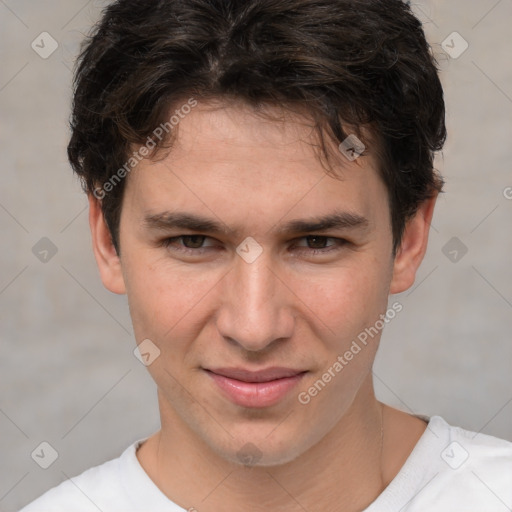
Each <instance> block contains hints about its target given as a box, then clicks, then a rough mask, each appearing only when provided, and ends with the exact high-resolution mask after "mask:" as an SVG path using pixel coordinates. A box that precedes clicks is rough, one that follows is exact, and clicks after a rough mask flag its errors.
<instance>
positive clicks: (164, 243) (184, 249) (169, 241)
mask: <svg viewBox="0 0 512 512" xmlns="http://www.w3.org/2000/svg"><path fill="white" fill-rule="evenodd" d="M188 237H199V238H203V243H204V241H206V240H214V239H213V238H211V237H209V236H206V235H180V236H174V237H171V238H166V239H165V240H163V241H162V246H164V247H166V248H168V249H172V250H176V251H179V252H182V253H185V254H188V255H198V254H202V253H203V252H204V251H205V250H207V249H211V248H213V247H197V248H190V247H184V246H183V245H182V246H180V247H176V246H172V244H173V243H175V242H177V241H180V240H181V242H183V239H184V238H188ZM308 238H320V239H321V240H323V241H326V242H327V241H329V240H331V241H334V242H335V243H334V244H333V245H331V246H327V247H325V248H308V247H301V248H300V252H307V253H308V254H310V255H311V254H312V255H318V254H328V253H330V252H332V251H336V250H339V249H341V248H342V247H343V246H344V245H347V244H348V243H349V242H348V241H347V240H345V239H343V238H336V237H332V236H324V235H307V236H303V237H300V238H297V239H296V240H307V239H308Z"/></svg>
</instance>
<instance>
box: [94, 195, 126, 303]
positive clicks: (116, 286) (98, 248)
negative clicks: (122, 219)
mask: <svg viewBox="0 0 512 512" xmlns="http://www.w3.org/2000/svg"><path fill="white" fill-rule="evenodd" d="M89 226H90V228H91V235H92V247H93V250H94V257H95V258H96V263H97V265H98V269H99V271H100V276H101V280H102V281H103V285H104V286H105V288H107V290H109V291H111V292H113V293H118V294H123V293H126V288H125V285H124V278H123V273H122V269H121V260H120V259H119V256H118V255H117V252H116V249H115V247H114V244H113V243H112V236H111V234H110V230H109V229H108V226H107V223H106V222H105V218H104V217H103V212H102V210H101V204H100V201H99V200H98V199H96V198H95V197H94V196H93V195H92V194H89Z"/></svg>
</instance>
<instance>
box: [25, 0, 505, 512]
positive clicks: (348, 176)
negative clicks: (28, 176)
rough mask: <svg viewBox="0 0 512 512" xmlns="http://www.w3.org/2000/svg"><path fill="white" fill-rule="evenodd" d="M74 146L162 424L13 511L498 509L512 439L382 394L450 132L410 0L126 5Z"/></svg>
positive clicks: (86, 95)
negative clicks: (420, 413) (399, 297)
mask: <svg viewBox="0 0 512 512" xmlns="http://www.w3.org/2000/svg"><path fill="white" fill-rule="evenodd" d="M72 131H73V133H72V138H71V141H70V144H69V148H68V151H69V157H70V161H71V164H72V165H73V168H74V169H75V171H76V172H77V173H78V174H79V176H80V177H81V178H82V180H83V183H84V186H85V190H86V192H87V193H88V196H89V204H90V216H89V218H90V226H91V232H92V239H93V247H94V253H95V256H96V260H97V263H98V267H99V271H100V274H101V278H102V280H103V283H104V285H105V286H106V287H107V288H108V289H109V290H110V291H112V292H114V293H120V294H122V293H126V294H127V296H128V300H129V305H130V312H131V316H132V321H133V325H134V331H135V335H136V342H137V344H138V345H139V350H140V353H141V359H142V360H143V361H144V362H145V364H147V366H148V370H149V372H150V373H151V375H152V377H153V379H154V380H155V382H156V384H157V386H158V398H159V406H160V413H161V429H160V430H159V431H158V432H157V433H155V434H154V435H152V436H151V437H149V438H147V439H143V440H139V441H137V442H136V443H134V444H133V445H132V446H130V447H129V448H128V449H127V450H126V451H125V452H124V453H123V454H122V455H121V457H120V458H119V459H115V460H113V461H109V462H107V463H105V464H103V465H101V466H98V467H96V468H92V469H90V470H89V471H86V472H85V473H83V474H82V475H80V476H78V477H76V478H73V479H72V480H71V481H65V482H63V483H62V484H61V485H60V486H58V487H56V488H54V489H52V490H50V491H49V492H48V493H46V494H45V495H43V496H42V497H41V498H39V499H38V500H36V501H35V502H33V503H32V504H30V505H28V506H27V507H26V508H25V509H23V510H24V512H34V511H46V510H52V511H57V510H63V511H64V510H66V511H89V510H98V509H99V510H102V511H103V512H108V511H125V512H128V511H152V512H155V511H164V510H165V511H179V510H197V511H199V512H203V511H205V512H206V511H220V510H243V511H250V512H259V511H263V510H265V511H266V510H279V511H283V512H288V511H296V510H303V511H304V510H305V511H311V512H313V511H320V510H322V511H329V512H331V511H332V512H335V511H344V512H356V511H363V510H364V511H366V512H381V511H396V512H398V511H405V510H407V511H422V512H423V511H425V510H432V511H450V512H453V511H454V510H475V511H486V512H491V511H496V512H498V511H501V510H507V508H508V509H510V508H511V507H512V444H511V443H508V442H506V441H502V440H498V439H495V438H492V437H489V436H485V435H476V434H474V433H471V432H466V431H464V430H462V429H459V428H455V427H451V426H449V425H448V424H447V423H446V422H445V421H444V420H443V419H442V418H440V417H437V416H435V417H433V418H424V417H416V416H411V415H409V414H406V413H403V412H401V411H398V410H395V409H392V408H390V407H388V406H386V405H384V404H382V403H380V402H378V401H377V400H376V398H375V394H374V390H373V383H372V372H371V369H372V364H373V361H374V358H375V354H376V351H377V348H378V344H379V339H380V335H381V332H382V329H383V328H384V326H385V324H387V323H389V322H390V321H391V320H392V318H393V317H394V316H396V315H397V314H399V313H400V311H401V304H400V303H399V302H398V301H394V302H393V301H392V300H389V296H390V294H396V293H400V292H403V291H405V290H407V289H408V288H410V287H411V285H412V284H413V282H414V279H415V274H416V271H417V269H418V267H419V265H420V263H421V260H422V258H423V256H424V254H425V250H426V246H427V239H428V232H429V226H430V221H431V219H432V215H433V210H434V205H435V201H436V197H437V194H438V193H439V192H440V190H441V188H442V179H441V178H440V177H439V176H438V175H437V174H436V172H435V170H434V169H433V156H434V152H435V151H436V150H439V149H441V147H442V145H443V142H444V138H445V125H444V103H443V95H442V88H441V85H440V82H439V79H438V76H437V70H436V66H435V62H434V60H433V57H432V55H431V53H430V51H429V47H428V45H427V43H426V41H425V37H424V34H423V31H422V28H421V24H420V23H419V21H418V20H417V19H416V18H415V17H414V16H413V14H412V13H411V11H410V8H409V6H408V5H406V4H405V3H403V2H402V1H400V0H386V1H382V0H314V1H313V0H252V1H247V0H246V1H242V0H187V1H186V2H182V1H180V0H161V1H145V2H139V1H136V0H120V1H117V2H115V3H113V4H111V5H110V6H109V7H108V8H107V9H106V11H105V12H104V15H103V17H102V20H101V22H100V24H99V25H98V27H97V28H96V30H95V32H94V34H93V36H92V37H91V39H90V40H89V41H88V42H87V44H86V45H85V47H84V49H83V52H82V54H81V57H80V60H79V66H78V68H77V72H76V89H75V96H74V107H73V117H72Z"/></svg>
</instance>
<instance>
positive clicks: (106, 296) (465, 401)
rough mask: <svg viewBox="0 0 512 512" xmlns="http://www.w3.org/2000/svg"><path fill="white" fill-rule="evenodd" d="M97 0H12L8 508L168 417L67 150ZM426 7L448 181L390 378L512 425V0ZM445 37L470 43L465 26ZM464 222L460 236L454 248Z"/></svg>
mask: <svg viewBox="0 0 512 512" xmlns="http://www.w3.org/2000/svg"><path fill="white" fill-rule="evenodd" d="M100 7H101V3H99V2H95V1H90V2H86V1H84V0H80V1H79V0H68V1H66V2H59V1H57V0H41V1H38V2H35V1H32V2H31V1H28V0H17V1H14V0H0V62H1V68H0V144H1V153H0V154H1V159H0V165H1V169H2V171H1V173H0V227H1V230H2V247H3V250H2V251H1V254H0V343H1V359H0V379H1V381H0V382H1V395H0V510H4V511H13V510H16V509H17V508H19V507H20V506H22V505H23V504H25V503H27V502H28V501H30V500H32V499H33V498H35V497H36V496H38V495H39V494H41V493H42V492H43V491H44V490H46V489H48V488H49V487H51V486H54V485H56V484H58V483H59V482H61V481H62V480H64V479H65V478H67V477H68V476H73V475H75V474H78V473H79V472H81V471H83V470H84V469H86V468H88V467H91V466H93V465H96V464H99V463H101V462H103V461H105V460H107V459H109V458H112V457H116V456H118V455H119V454H120V453H121V451H122V450H123V449H124V448H126V446H127V445H128V444H130V443H131V442H133V441H134V440H136V439H138V438H141V437H145V436H147V435H149V434H151V433H152V432H154V431H155V430H156V429H157V428H158V426H159V420H158V411H157V403H156V393H155V386H154V385H153V383H152V381H151V379H150V377H149V376H148V374H147V372H146V369H145V368H144V367H143V366H142V365H141V364H140V363H139V362H138V360H137V359H136V358H135V357H134V356H133V353H132V351H133V348H134V346H135V342H134V340H133V336H132V328H131V324H130V319H129V316H128V311H127V304H126V299H125V298H124V297H119V296H116V295H113V294H110V293H109V292H107V291H106V290H104V289H103V287H102V284H101V282H100V279H99V276H98V273H97V270H96V267H95V262H94V260H93V255H92V251H91V248H90V236H89V233H88V225H87V213H86V200H85V197H84V195H83V194H82V192H81V190H80V187H79V185H78V182H77V181H76V179H75V178H74V177H73V175H72V173H71V171H70V169H69V166H68V164H67V161H66V154H65V146H66V143H67V137H68V131H67V119H68V115H69V102H70V95H71V89H70V76H71V73H70V69H71V67H72V64H73V58H74V56H75V54H76V52H77V48H78V43H79V41H80V40H81V38H82V35H83V34H84V33H87V31H88V30H89V27H90V26H91V25H92V23H93V22H94V21H95V20H96V19H97V17H98V13H99V9H100ZM414 9H415V11H416V12H417V13H418V15H419V16H420V17H421V19H422V20H423V21H424V22H425V28H426V31H427V34H428V37H429V40H430V41H431V43H432V45H433V49H434V51H435V53H436V54H437V55H438V59H439V63H440V66H441V69H442V80H443V83H444V86H445V91H446V100H447V106H448V118H447V120H448V129H449V139H448V143H447V145H446V148H445V150H444V152H443V154H442V156H441V157H440V158H439V159H438V161H437V166H438V168H439V169H440V170H441V171H442V173H443V174H444V176H445V177H446V180H447V186H446V193H445V194H444V195H443V196H442V197H441V199H440V200H439V202H438V207H437V212H436V215H435V218H434V222H433V226H432V230H431V240H430V247H429V251H428V254H427V257H426V260H425V262H424V264H423V266H422V268H421V270H420V272H419V275H418V278H417V282H416V285H415V286H414V287H413V288H412V290H410V291H408V292H406V293H404V294H402V295H401V296H399V297H397V298H396V299H397V300H400V301H401V302H402V303H403V305H404V310H403V312H402V313H400V315H398V317H397V318H396V320H394V321H393V322H392V323H391V324H390V325H389V326H388V328H387V330H386V332H385V334H384V336H383V344H382V347H381V349H380V352H379V355H378V359H377V363H376V366H375V375H376V384H377V391H378V396H379V398H381V399H382V400H384V401H387V402H388V403H390V404H393V405H396V406H398V407H401V408H403V409H404V410H407V411H413V412H415V413H423V414H427V415H432V414H440V415H442V416H443V417H444V418H445V419H446V420H447V421H449V422H450V423H452V424H457V425H460V426H462V427H464V428H467V429H471V430H474V431H482V432H485V433H488V434H492V435H495V436H499V437H503V438H507V439H510V440H512V386H511V375H512V343H511V332H512V270H511V257H510V253H511V249H512V230H511V224H512V223H511V218H512V200H510V199H507V198H506V195H508V196H509V197H512V189H507V187H512V172H511V162H512V155H511V152H512V144H511V139H512V129H511V128H512V66H511V58H510V55H511V54H512V40H511V35H510V26H509V25H510V20H511V19H512V1H511V0H501V1H496V0H479V1H468V0H456V1H455V0H452V1H450V2H446V1H439V0H436V1H434V0H432V1H422V2H416V3H414ZM43 31H47V32H49V33H50V34H51V35H52V37H53V38H55V39H56V40H57V41H58V44H59V47H58V49H57V50H56V51H55V52H54V53H53V54H52V55H51V56H50V57H49V58H48V59H43V58H41V57H40V56H39V55H38V54H37V53H36V52H35V51H34V50H33V49H32V48H31V42H32V41H33V40H34V39H36V37H37V36H38V35H39V34H40V33H41V32H43ZM454 31H457V32H459V33H460V34H461V35H462V37H463V38H464V39H465V40H466V41H467V42H468V44H469V48H468V49H467V50H466V51H465V52H464V53H463V54H462V55H460V56H459V57H458V58H453V57H450V56H449V55H448V53H446V52H445V51H444V50H443V48H442V45H441V43H442V42H443V41H444V40H445V39H446V38H447V36H449V35H450V34H451V33H452V32H454ZM39 40H40V39H39ZM452 40H453V43H452ZM448 44H449V45H450V46H453V48H451V49H449V51H451V52H452V53H453V52H454V51H457V50H459V49H460V48H461V46H460V44H459V42H458V41H457V39H456V38H455V39H454V38H453V37H451V38H448ZM46 48H48V46H46ZM507 191H508V192H509V193H508V194H507ZM43 237H48V238H49V239H50V240H51V241H52V242H53V244H54V245H55V246H56V248H57V251H58V252H57V253H56V254H55V255H54V256H53V257H51V258H49V261H47V262H43V261H40V260H39V259H38V258H37V257H36V255H34V253H33V251H32V248H33V246H34V245H35V244H36V243H37V242H38V241H39V240H40V239H41V238H43ZM452 237H457V238H458V239H459V242H457V244H459V247H458V248H457V247H456V246H453V247H452V246H450V245H449V246H447V248H445V246H446V244H447V243H448V242H449V240H450V239H452ZM461 243H462V244H464V246H465V247H467V249H468V252H467V254H465V255H463V256H462V254H463V253H462V252H461V250H460V248H461V247H462V246H461V245H460V244H461ZM443 248H445V249H444V252H443ZM454 248H455V250H457V251H458V253H457V261H455V262H454V261H451V260H450V258H452V259H453V257H454V256H455V253H453V252H452V254H451V255H450V254H449V253H450V251H452V250H453V249H454ZM445 253H446V254H448V256H449V257H450V258H449V257H447V256H446V255H445ZM50 255H51V253H50V254H49V256H50ZM393 300H394V299H393ZM42 441H47V442H49V443H50V444H51V445H52V446H53V447H55V449H56V450H57V452H58V455H59V456H58V459H57V460H56V461H55V463H54V464H53V465H52V466H51V467H50V468H48V469H46V470H44V469H42V468H40V467H39V466H38V465H37V464H36V463H35V462H34V460H32V458H31V453H32V452H33V450H34V449H35V448H36V447H37V446H38V445H39V444H40V443H41V442H42Z"/></svg>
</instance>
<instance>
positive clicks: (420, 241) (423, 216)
mask: <svg viewBox="0 0 512 512" xmlns="http://www.w3.org/2000/svg"><path fill="white" fill-rule="evenodd" d="M436 199H437V194H436V195H435V196H434V197H432V198H431V199H427V200H426V201H425V202H423V203H422V204H421V206H420V207H419V208H418V211H417V212H416V214H415V215H414V217H412V218H411V219H409V221H408V222H407V224H406V226H405V230H404V234H403V236H402V241H401V243H400V247H399V248H398V250H397V253H396V256H395V261H394V265H393V278H392V280H391V287H390V293H392V294H394V293H401V292H404V291H405V290H407V289H409V288H410V287H411V286H412V285H413V284H414V279H415V277H416V271H417V270H418V267H419V266H420V263H421V262H422V260H423V256H425V252H426V250H427V243H428V234H429V231H430V223H431V222H432V215H433V214H434V206H435V204H436Z"/></svg>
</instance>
